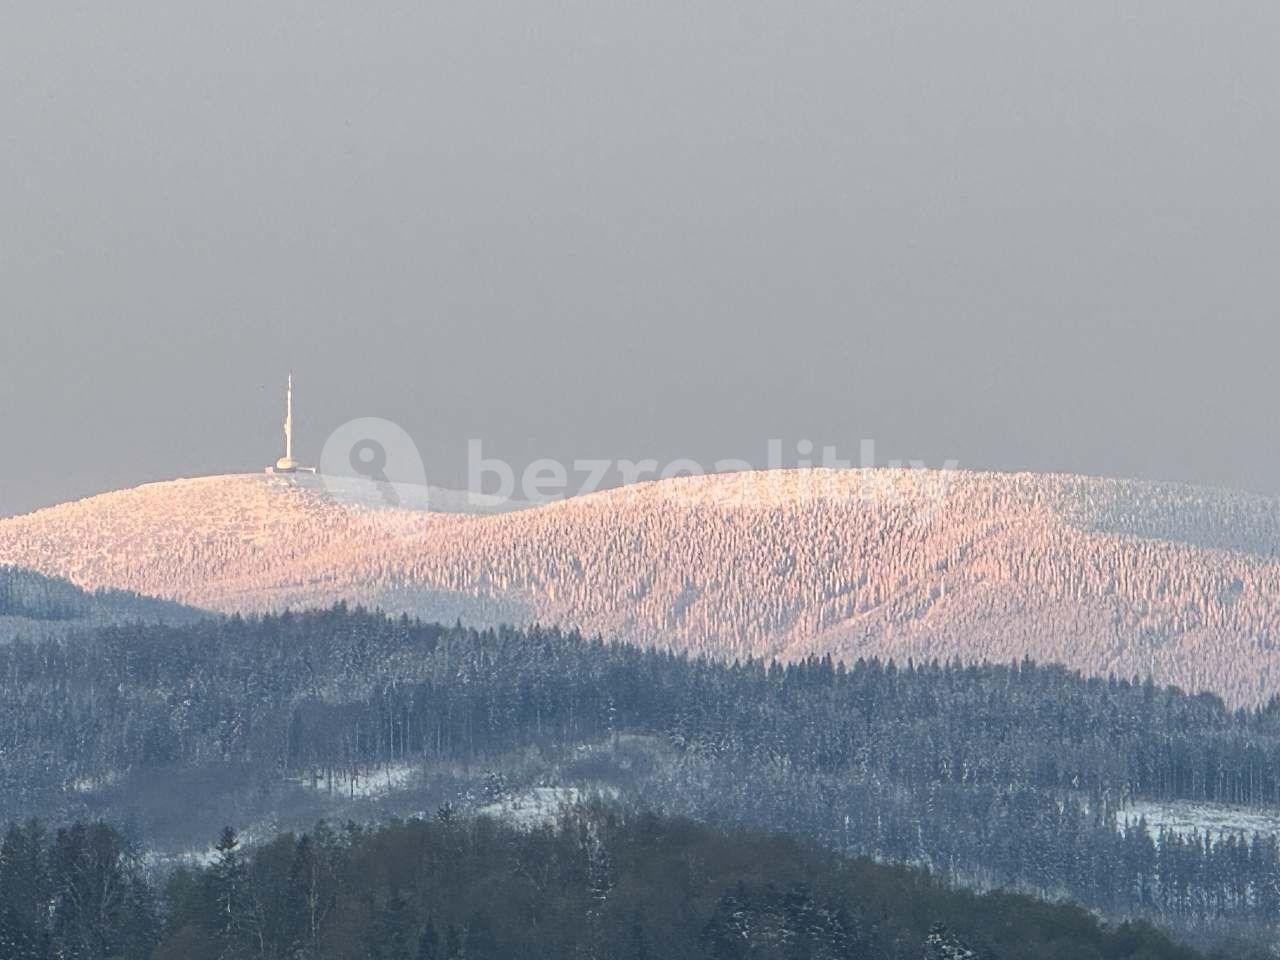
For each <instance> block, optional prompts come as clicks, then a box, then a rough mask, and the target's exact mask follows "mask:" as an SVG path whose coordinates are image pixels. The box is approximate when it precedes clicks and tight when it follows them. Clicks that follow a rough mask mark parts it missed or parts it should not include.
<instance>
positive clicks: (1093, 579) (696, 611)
mask: <svg viewBox="0 0 1280 960" xmlns="http://www.w3.org/2000/svg"><path fill="white" fill-rule="evenodd" d="M350 484H351V486H350V487H349V488H348V489H345V490H339V491H338V494H337V495H336V496H334V495H332V494H330V493H329V492H328V491H327V490H326V488H324V487H323V485H322V484H321V483H320V482H319V480H318V479H317V478H314V477H304V478H298V479H286V478H280V477H267V476H259V475H244V476H227V477H212V478H206V479H199V480H178V481H173V482H169V483H157V484H149V485H146V486H143V487H138V488H136V489H133V490H124V491H119V492H116V493H110V494H105V495H102V496H98V497H92V498H90V499H87V500H82V501H78V502H75V503H68V504H63V505H61V506H58V507H53V508H50V509H47V510H41V511H38V512H36V513H32V514H28V515H26V516H22V517H15V518H10V519H7V520H0V563H6V562H7V563H14V564H18V565H21V566H25V567H31V568H34V569H37V570H40V571H43V572H46V573H51V574H56V575H59V576H64V577H66V578H68V579H69V580H71V581H72V582H73V583H76V584H78V585H81V586H84V587H88V588H96V587H101V586H112V587H122V588H127V589H130V590H135V591H138V592H141V593H146V594H151V595H155V596H160V597H165V598H169V599H174V600H180V601H182V602H184V603H189V604H194V605H198V606H204V607H209V608H213V609H218V610H244V611H261V610H267V609H276V608H280V607H283V606H295V607H297V606H303V605H315V604H329V603H331V602H332V601H333V600H335V599H337V598H346V599H348V600H352V601H358V602H363V603H367V604H376V605H380V606H382V607H384V608H386V609H388V610H391V611H396V612H400V611H406V612H411V613H416V614H420V615H422V616H425V617H430V618H436V619H445V620H450V621H451V620H453V619H454V618H455V617H461V618H462V619H463V620H464V621H467V622H472V623H492V622H498V621H514V622H528V621H533V620H537V621H540V622H543V623H551V622H555V623H562V624H566V625H573V626H578V627H580V628H582V629H584V630H587V631H591V632H601V633H603V634H605V635H607V636H610V637H618V638H624V639H627V640H631V641H634V642H640V643H661V644H667V645H670V646H673V647H676V648H679V649H688V650H695V651H705V652H708V653H712V654H715V655H717V656H745V655H748V654H752V655H757V656H769V655H779V656H787V657H794V656H803V655H807V654H810V653H825V652H828V651H830V652H833V653H835V654H836V655H837V656H840V657H845V658H856V657H859V656H871V655H886V654H888V655H892V656H894V657H896V658H899V659H904V658H906V657H908V656H912V657H916V658H934V657H937V658H948V657H961V658H963V659H966V660H969V659H979V658H987V659H997V660H1006V659H1010V658H1015V657H1021V656H1024V655H1030V656H1032V657H1035V658H1037V659H1042V660H1057V661H1062V662H1065V663H1067V664H1069V665H1072V666H1075V667H1078V668H1081V669H1083V670H1086V671H1088V672H1090V673H1100V674H1107V673H1112V672H1114V673H1116V674H1118V675H1122V676H1134V675H1141V674H1146V673H1148V672H1150V673H1153V674H1154V676H1155V677H1156V679H1157V680H1158V681H1160V682H1169V683H1177V684H1179V685H1182V686H1184V687H1188V688H1191V689H1211V690H1215V691H1217V692H1219V693H1221V694H1223V695H1224V696H1226V697H1227V698H1228V699H1229V700H1231V701H1233V702H1239V703H1254V702H1257V701H1259V700H1263V699H1265V698H1267V697H1269V696H1270V695H1271V694H1273V693H1275V692H1276V691H1278V690H1280V562H1277V560H1276V559H1275V552H1276V549H1277V547H1280V512H1278V511H1277V505H1276V503H1275V501H1272V500H1269V499H1265V498H1261V497H1254V496H1249V495H1245V494H1238V493H1231V492H1226V491H1218V490H1206V489H1197V488H1191V487H1183V486H1177V485H1171V484H1155V483H1141V482H1129V481H1112V480H1099V479H1090V478H1080V477H1071V476H1056V475H1031V474H1012V475H1008V474H980V473H964V472H960V473H952V474H941V473H935V472H928V471H911V470H908V471H858V470H846V471H826V470H808V471H774V472H768V473H743V474H729V475H720V476H716V477H697V478H684V479H674V480H666V481H660V482H656V483H649V484H640V485H637V486H634V487H628V488H623V489H620V490H613V491H607V492H604V493H599V494H594V495H591V496H586V497H580V498H574V499H570V500H566V501H561V502H557V503H554V504H550V505H546V506H541V507H535V508H528V509H523V510H513V511H507V512H500V511H499V510H498V505H486V506H485V508H484V512H480V513H475V512H472V513H468V512H439V511H440V510H442V509H451V510H453V511H465V510H469V509H472V507H471V506H470V505H469V504H468V503H467V501H466V498H465V496H464V495H461V494H447V493H445V492H442V491H434V490H432V491H431V492H430V495H424V494H423V493H422V491H421V489H420V488H419V490H417V491H415V490H413V489H408V488H405V489H401V490H399V491H398V492H397V496H396V498H395V499H396V501H398V504H399V505H398V506H388V505H387V504H386V501H385V499H384V498H383V496H382V494H381V492H380V491H378V490H377V489H376V488H374V485H372V484H368V483H365V482H364V481H350ZM424 497H425V501H424ZM424 505H425V506H429V507H434V508H436V509H434V510H431V509H422V507H423V506H424Z"/></svg>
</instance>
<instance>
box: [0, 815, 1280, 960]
mask: <svg viewBox="0 0 1280 960" xmlns="http://www.w3.org/2000/svg"><path fill="white" fill-rule="evenodd" d="M20 870H21V871H22V872H21V873H20V872H19V871H20ZM0 892H2V893H3V900H2V901H0V951H3V950H4V949H5V948H6V947H7V948H8V951H9V952H6V953H4V955H5V956H6V957H11V958H13V960H46V958H47V960H54V958H63V957H83V958H86V960H90V958H92V960H98V958H102V960H106V958H119V960H124V958H129V960H145V958H147V957H154V958H155V960H266V958H272V960H285V958H290V960H330V958H332V960H353V958H367V960H512V958H517V957H519V958H525V960H543V958H545V960H563V958H568V957H610V958H615V960H651V958H658V957H661V958H664V960H739V958H741V960H747V958H762V960H1102V958H1107V960H1202V957H1203V955H1201V954H1198V953H1196V952H1195V951H1193V950H1190V949H1187V948H1185V947H1179V946H1177V945H1175V944H1174V943H1172V942H1171V941H1170V940H1169V939H1168V938H1167V937H1165V936H1163V935H1161V934H1160V933H1158V932H1156V931H1155V930H1153V929H1151V928H1150V927H1148V926H1146V925H1143V924H1125V925H1123V926H1120V927H1118V928H1114V929H1112V928H1108V927H1105V926H1103V925H1101V924H1099V923H1098V921H1097V920H1096V919H1094V918H1093V917H1090V916H1089V915H1088V914H1086V913H1084V912H1083V911H1081V910H1078V909H1075V908H1071V907H1063V906H1047V905H1045V904H1043V903H1037V902H1036V901H1034V900H1031V899H1028V898H1024V897H1017V896H1009V895H1004V894H1001V895H989V896H973V895H971V894H966V893H961V892H955V891H950V890H947V889H946V888H944V887H942V886H941V885H939V884H937V883H936V882H934V881H932V880H930V878H928V877H927V876H925V875H922V874H919V873H916V872H913V871H909V870H902V869H896V868H892V867H886V866H880V865H877V864H874V863H871V862H868V861H865V860H848V859H844V858H841V857H838V856H834V855H831V854H829V853H825V852H821V851H819V850H816V849H813V848H810V847H808V846H806V845H804V844H800V843H796V842H794V841H792V840H788V839H785V838H782V837H778V836H770V835H763V834H751V833H744V832H742V831H727V832H726V831H721V830H715V829H710V828H707V827H705V826H698V825H696V824H694V823H691V822H689V821H686V820H679V819H671V818H662V817H657V816H653V815H638V816H626V815H620V814H618V813H617V812H615V811H608V810H604V809H590V808H578V809H575V810H572V811H566V812H565V814H564V815H563V816H562V817H561V818H560V819H559V820H558V821H557V822H556V823H554V824H551V825H548V826H546V827H544V828H541V829H539V830H535V831H527V830H517V829H514V828H512V827H510V826H506V825H503V824H500V823H497V822H494V821H492V820H477V821H468V820H460V819H458V818H456V817H454V816H452V815H448V814H447V813H444V814H442V815H441V816H438V817H437V818H435V819H434V820H431V821H425V820H414V821H411V822H408V823H397V824H393V825H390V826H385V827H382V828H380V829H375V830H364V829H361V828H359V827H357V826H355V825H351V826H349V827H347V828H346V829H343V830H340V831H335V830H333V829H331V828H329V827H327V826H325V825H324V824H321V825H320V826H318V827H317V828H316V829H314V830H312V831H310V832H308V833H305V834H302V835H294V834H282V835H280V836H277V837H274V838H272V839H271V840H270V841H268V842H266V843H263V844H261V845H260V846H259V847H257V848H256V849H253V850H246V849H243V848H242V847H241V845H240V843H239V840H238V838H237V837H236V836H235V833H234V831H232V830H229V829H228V830H226V831H224V832H223V834H222V836H221V838H220V839H219V841H218V844H217V847H216V852H215V855H214V857H213V859H212V861H211V863H210V864H209V865H208V866H207V867H205V868H203V869H196V870H181V871H179V872H177V873H176V874H174V875H173V876H172V877H170V878H169V880H168V882H167V884H166V885H165V889H164V891H163V893H161V892H159V891H156V890H154V889H152V888H149V887H148V886H147V885H146V883H145V880H144V877H143V873H142V871H141V870H140V869H139V866H138V861H137V858H136V856H133V855H132V854H131V852H130V850H129V848H128V846H127V844H125V843H123V842H122V840H121V838H120V837H119V836H118V835H117V834H115V833H114V831H112V830H110V828H107V827H104V826H102V825H97V824H95V825H76V826H74V827H72V828H71V829H68V830H62V831H58V832H57V833H56V835H52V836H51V835H49V834H48V833H46V832H45V831H43V830H42V828H41V827H40V826H39V825H38V824H30V825H27V826H23V827H12V828H10V830H9V832H8V834H7V835H6V837H5V841H4V844H3V847H0ZM1215 956H1219V957H1222V958H1223V960H1227V958H1228V957H1230V958H1231V960H1244V954H1242V953H1240V952H1232V953H1230V954H1225V953H1224V954H1216V955H1215ZM1259 956H1261V955H1260V954H1259Z"/></svg>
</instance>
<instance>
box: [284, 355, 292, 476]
mask: <svg viewBox="0 0 1280 960" xmlns="http://www.w3.org/2000/svg"><path fill="white" fill-rule="evenodd" d="M284 458H285V459H286V460H290V461H292V460H293V372H292V371H290V373H289V385H288V386H287V387H286V388H285V392H284Z"/></svg>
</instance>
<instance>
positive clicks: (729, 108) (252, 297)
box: [0, 0, 1280, 514]
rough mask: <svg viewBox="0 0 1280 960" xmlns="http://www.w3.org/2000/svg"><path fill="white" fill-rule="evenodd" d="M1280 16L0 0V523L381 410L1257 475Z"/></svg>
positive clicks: (1277, 139)
mask: <svg viewBox="0 0 1280 960" xmlns="http://www.w3.org/2000/svg"><path fill="white" fill-rule="evenodd" d="M1277 49H1280V5H1278V4H1274V3H1259V2H1251V3H1239V2H1234V0H1215V2H1211V3H1210V2H1205V0H1143V2H1121V3H1117V2H1091V0H1084V2H1070V3H1066V2H1058V3H1028V2H1026V0H1016V2H1014V0H1010V2H992V0H975V2H972V3H956V2H953V0H945V2H944V0H935V2H911V0H876V2H852V0H841V2H838V3H825V2H808V3H800V4H784V3H778V2H776V0H771V2H755V0H713V2H696V0H694V2H688V0H686V2H678V3H677V2H674V0H646V2H639V0H636V2H631V3H625V4H624V3H615V2H608V0H581V2H568V3H566V2H553V0H548V2H541V3H533V2H515V0H502V2H493V0H465V2H452V3H447V4H446V3H428V2H413V3H382V4H370V3H360V4H356V3H341V4H336V3H297V2H277V3H270V4H261V3H252V4H250V3H247V2H244V0H225V2H221V3H217V4H203V5H195V4H175V3H171V2H164V3H162V2H159V0H147V2H132V3H130V2H122V3H113V4H89V3H83V2H80V3H69V2H67V3H64V2H57V0H53V2H50V3H34V2H25V3H14V2H3V0H0V137H2V138H3V142H2V146H0V514H5V513H15V512H21V511H25V510H28V509H31V508H33V507H35V506H38V505H43V504H48V503H52V502H56V501H59V500H63V499H66V498H69V497H72V496H81V495H86V494H89V493H94V492H98V491H101V490H106V489H111V488H116V487H120V486H127V485H132V484H135V483H139V482H143V481H147V480H153V479H163V478H168V477H172V476H179V475H187V476H189V475H194V474H202V473H220V472H233V471H246V470H257V469H260V468H261V466H262V465H263V464H264V463H266V462H268V461H269V460H271V459H273V458H274V457H276V456H278V454H279V450H278V446H279V443H278V432H279V422H280V419H281V416H280V414H281V411H280V410H279V406H280V396H279V392H280V387H281V381H282V380H283V378H284V374H285V372H286V371H287V370H288V369H289V368H290V367H292V369H293V371H294V373H295V375H296V377H297V380H298V389H299V404H300V409H299V417H298V421H299V422H298V429H299V452H300V453H301V455H302V456H303V458H304V459H312V460H314V459H315V458H316V457H317V456H318V454H319V448H320V445H321V444H322V442H323V439H324V437H325V435H326V434H327V433H328V431H330V430H332V429H333V428H335V427H337V426H338V425H339V424H340V423H342V422H343V421H345V420H347V419H350V418H353V417H358V416H380V417H386V418H390V419H392V420H395V421H396V422H398V423H400V424H402V425H403V426H404V427H405V429H407V430H408V431H409V433H410V434H411V435H412V436H413V437H414V438H415V439H416V440H417V442H418V443H419V445H420V447H421V448H422V451H423V453H424V455H425V457H426V460H427V468H428V472H429V474H430V476H431V478H432V479H433V480H436V481H439V482H443V483H449V484H457V483H460V482H461V481H462V479H463V478H464V476H465V464H466V440H467V439H468V438H470V437H479V438H482V439H483V441H484V448H485V451H486V453H491V454H492V455H495V456H503V457H506V458H508V459H511V460H513V461H515V462H516V463H517V465H519V464H521V463H523V462H525V461H527V460H528V459H529V458H531V457H535V456H548V457H557V458H562V459H566V460H572V459H573V458H575V457H629V458H632V459H639V458H642V457H655V458H658V459H664V460H665V459H669V458H672V457H693V458H698V459H701V460H706V461H709V460H713V459H716V458H719V457H740V458H744V459H748V460H753V461H759V462H763V460H764V457H765V453H766V446H765V445H766V441H767V440H768V438H770V437H778V438H782V439H784V440H785V441H786V442H787V443H788V444H789V445H793V444H794V443H795V442H796V441H798V440H800V439H802V438H807V439H810V440H812V441H814V442H815V443H818V444H835V445H837V446H839V447H840V449H841V451H842V452H845V453H847V454H848V455H850V456H854V457H856V456H857V451H858V440H859V439H860V438H874V439H875V440H876V442H877V452H878V453H879V454H880V456H881V457H884V458H887V457H909V458H919V459H923V460H925V461H927V462H929V463H931V464H935V463H941V462H942V461H943V460H945V459H948V458H954V459H957V460H959V461H960V463H961V464H962V465H963V466H968V467H982V468H998V469H1023V468H1025V469H1032V470H1069V471H1079V472H1087V473H1098V474H1113V475H1132V476H1143V477H1158V478H1169V479H1183V480H1190V481H1197V482H1206V483H1215V484H1226V485H1231V486H1238V487H1246V488H1251V489H1256V490H1260V491H1264V492H1280V437H1278V436H1277V430H1276V426H1275V425H1276V408H1277V406H1278V405H1280V404H1278V402H1277V397H1276V393H1277V391H1276V388H1275V378H1274V377H1273V375H1272V372H1273V370H1274V368H1275V367H1276V365H1277V363H1278V362H1280V325H1278V323H1277V320H1278V318H1280V296H1278V294H1280V256H1278V254H1280V187H1278V185H1277V184H1278V178H1280V110H1278V107H1280V58H1277V56H1276V51H1277Z"/></svg>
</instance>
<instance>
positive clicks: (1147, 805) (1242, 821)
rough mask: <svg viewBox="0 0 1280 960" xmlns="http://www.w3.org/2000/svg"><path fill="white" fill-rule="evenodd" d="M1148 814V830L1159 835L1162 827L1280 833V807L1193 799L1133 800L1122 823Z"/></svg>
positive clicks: (1220, 832) (1227, 832)
mask: <svg viewBox="0 0 1280 960" xmlns="http://www.w3.org/2000/svg"><path fill="white" fill-rule="evenodd" d="M1144 816H1145V817H1146V818H1147V829H1148V832H1150V833H1151V834H1152V836H1155V835H1156V834H1158V833H1159V832H1160V829H1161V828H1162V827H1164V828H1166V829H1169V830H1172V831H1174V832H1175V833H1179V834H1182V835H1184V836H1188V835H1191V834H1200V835H1203V834H1204V833H1206V832H1207V833H1209V834H1210V835H1211V836H1212V837H1214V838H1215V839H1219V838H1222V837H1226V836H1229V835H1231V834H1237V835H1238V834H1243V835H1244V836H1245V837H1252V836H1253V835H1254V834H1255V833H1260V834H1263V835H1270V836H1280V810H1264V809H1263V810H1260V809H1257V808H1254V807H1233V806H1229V805H1227V804H1216V803H1194V802H1192V801H1189V800H1170V801H1151V800H1139V801H1135V802H1133V803H1130V804H1129V805H1128V806H1126V807H1125V808H1124V810H1123V811H1121V812H1120V814H1119V816H1118V817H1117V823H1118V825H1119V826H1124V825H1125V823H1126V822H1128V823H1130V824H1132V825H1135V826H1136V825H1137V823H1138V821H1139V820H1140V819H1141V818H1142V817H1144Z"/></svg>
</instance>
